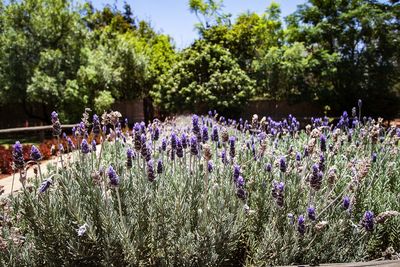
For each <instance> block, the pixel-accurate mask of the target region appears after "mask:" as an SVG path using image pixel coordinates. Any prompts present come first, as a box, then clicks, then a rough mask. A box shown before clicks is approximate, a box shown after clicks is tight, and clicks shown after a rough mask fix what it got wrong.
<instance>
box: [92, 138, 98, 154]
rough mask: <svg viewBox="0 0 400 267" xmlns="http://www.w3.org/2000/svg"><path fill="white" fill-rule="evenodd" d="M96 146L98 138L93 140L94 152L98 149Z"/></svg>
mask: <svg viewBox="0 0 400 267" xmlns="http://www.w3.org/2000/svg"><path fill="white" fill-rule="evenodd" d="M96 146H97V143H96V140H94V139H93V140H92V151H93V152H96V150H97V147H96Z"/></svg>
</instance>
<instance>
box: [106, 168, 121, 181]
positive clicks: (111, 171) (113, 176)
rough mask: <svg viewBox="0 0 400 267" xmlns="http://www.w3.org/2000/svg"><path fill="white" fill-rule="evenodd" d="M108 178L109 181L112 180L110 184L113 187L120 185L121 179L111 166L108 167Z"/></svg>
mask: <svg viewBox="0 0 400 267" xmlns="http://www.w3.org/2000/svg"><path fill="white" fill-rule="evenodd" d="M107 176H108V179H110V184H111V185H112V186H118V185H119V177H118V175H117V173H116V172H115V170H114V168H113V167H112V166H111V165H110V167H108V170H107Z"/></svg>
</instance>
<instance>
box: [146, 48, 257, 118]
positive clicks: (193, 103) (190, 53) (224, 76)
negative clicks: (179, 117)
mask: <svg viewBox="0 0 400 267" xmlns="http://www.w3.org/2000/svg"><path fill="white" fill-rule="evenodd" d="M253 92H254V82H253V81H252V80H251V79H250V78H249V77H248V76H247V75H246V73H245V72H244V71H243V70H242V69H241V68H240V66H239V64H238V63H237V62H236V61H235V59H234V57H233V56H232V54H231V53H230V52H229V51H228V50H226V49H224V48H223V47H221V46H219V45H215V44H214V45H212V44H207V43H205V42H203V41H199V42H197V43H196V44H195V45H194V46H193V47H191V48H189V49H186V50H185V51H183V53H182V57H181V58H180V60H179V61H178V63H177V64H176V65H174V66H173V67H172V69H171V70H170V71H169V72H167V73H166V74H164V75H162V76H161V78H160V82H159V83H158V84H157V85H156V87H155V90H154V91H153V93H152V96H153V98H154V100H155V104H156V105H158V106H160V107H161V108H162V109H163V110H166V111H178V110H182V109H187V110H193V109H194V108H196V107H200V106H201V105H206V106H207V107H208V108H216V109H218V110H219V111H221V112H226V111H228V110H230V111H233V110H236V111H239V110H240V108H241V107H242V105H243V104H244V103H246V102H247V101H248V100H249V99H250V98H251V97H252V95H253Z"/></svg>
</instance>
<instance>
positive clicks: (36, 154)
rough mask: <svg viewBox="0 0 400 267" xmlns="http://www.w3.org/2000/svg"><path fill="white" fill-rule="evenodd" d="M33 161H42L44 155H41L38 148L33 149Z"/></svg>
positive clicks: (33, 147)
mask: <svg viewBox="0 0 400 267" xmlns="http://www.w3.org/2000/svg"><path fill="white" fill-rule="evenodd" d="M31 159H33V160H34V161H39V160H41V159H42V154H41V153H40V151H39V149H38V148H37V147H36V146H34V145H33V146H32V147H31Z"/></svg>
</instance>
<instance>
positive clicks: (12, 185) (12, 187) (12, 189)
mask: <svg viewBox="0 0 400 267" xmlns="http://www.w3.org/2000/svg"><path fill="white" fill-rule="evenodd" d="M14 180H15V172H13V179H12V184H11V199H13V191H14Z"/></svg>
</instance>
